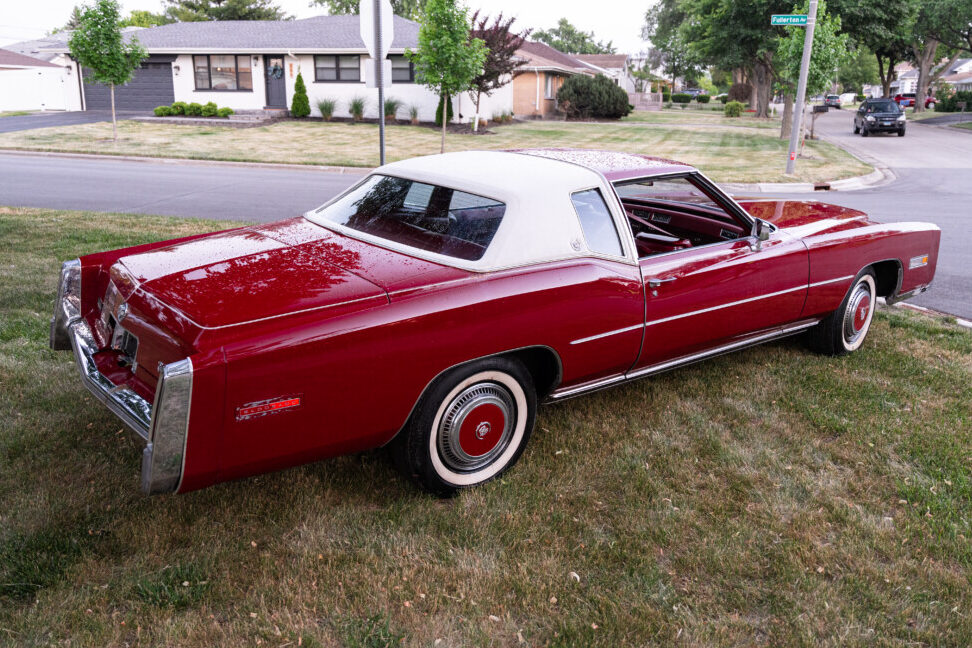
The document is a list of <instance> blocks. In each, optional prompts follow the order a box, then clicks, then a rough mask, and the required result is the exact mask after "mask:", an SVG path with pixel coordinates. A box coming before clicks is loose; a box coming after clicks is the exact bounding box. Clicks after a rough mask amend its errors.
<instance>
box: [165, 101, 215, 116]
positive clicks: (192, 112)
mask: <svg viewBox="0 0 972 648" xmlns="http://www.w3.org/2000/svg"><path fill="white" fill-rule="evenodd" d="M152 112H154V113H155V116H156V117H182V116H187V117H196V116H198V117H223V118H226V117H229V116H230V115H232V114H233V112H234V111H233V109H232V108H220V107H219V106H217V105H216V104H215V103H214V102H212V101H210V102H209V103H207V104H206V105H205V106H203V105H200V104H188V105H187V104H185V103H184V102H182V101H177V102H175V103H174V104H172V105H171V106H158V107H156V108H155V109H153V110H152Z"/></svg>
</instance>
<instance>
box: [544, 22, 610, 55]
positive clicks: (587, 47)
mask: <svg viewBox="0 0 972 648" xmlns="http://www.w3.org/2000/svg"><path fill="white" fill-rule="evenodd" d="M533 40H535V41H539V42H541V43H546V44H547V45H549V46H550V47H552V48H554V49H555V50H560V51H561V52H566V53H567V54H614V53H615V51H616V50H615V47H614V44H613V43H612V42H611V41H608V42H606V43H605V42H603V41H599V40H597V39H595V38H594V32H585V31H581V30H580V29H578V28H577V27H575V26H574V25H572V24H570V22H569V21H568V20H567V19H566V18H561V19H560V20H558V21H557V26H556V27H554V28H552V29H547V30H543V29H538V30H536V31H534V32H533Z"/></svg>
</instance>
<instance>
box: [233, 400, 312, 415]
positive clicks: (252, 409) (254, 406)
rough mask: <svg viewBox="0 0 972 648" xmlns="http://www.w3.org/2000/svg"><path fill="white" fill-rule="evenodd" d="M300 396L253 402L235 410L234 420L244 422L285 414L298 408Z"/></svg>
mask: <svg viewBox="0 0 972 648" xmlns="http://www.w3.org/2000/svg"><path fill="white" fill-rule="evenodd" d="M300 401H301V395H297V396H285V397H282V398H268V399H266V400H261V401H253V402H252V403H246V404H244V405H240V406H239V407H237V408H236V420H237V421H245V420H247V419H252V418H257V417H260V416H266V415H267V414H276V413H278V412H286V411H288V410H292V409H294V408H296V407H300Z"/></svg>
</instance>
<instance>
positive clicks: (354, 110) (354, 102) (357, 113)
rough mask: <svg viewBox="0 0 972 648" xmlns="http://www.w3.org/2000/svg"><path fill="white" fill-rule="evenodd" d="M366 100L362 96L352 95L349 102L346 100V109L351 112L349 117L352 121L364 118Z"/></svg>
mask: <svg viewBox="0 0 972 648" xmlns="http://www.w3.org/2000/svg"><path fill="white" fill-rule="evenodd" d="M367 104H368V102H367V101H366V100H365V98H364V97H353V98H352V99H351V101H350V102H348V110H349V111H350V112H351V118H352V119H354V121H361V120H362V119H363V118H364V112H365V106H366V105H367Z"/></svg>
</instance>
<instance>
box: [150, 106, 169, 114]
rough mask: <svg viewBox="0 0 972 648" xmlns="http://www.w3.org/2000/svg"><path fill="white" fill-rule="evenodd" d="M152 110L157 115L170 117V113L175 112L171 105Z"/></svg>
mask: <svg viewBox="0 0 972 648" xmlns="http://www.w3.org/2000/svg"><path fill="white" fill-rule="evenodd" d="M152 112H154V113H155V116H156V117H168V116H169V115H172V114H174V113H173V112H172V108H171V107H170V106H159V107H157V108H156V109H155V110H153V111H152Z"/></svg>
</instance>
